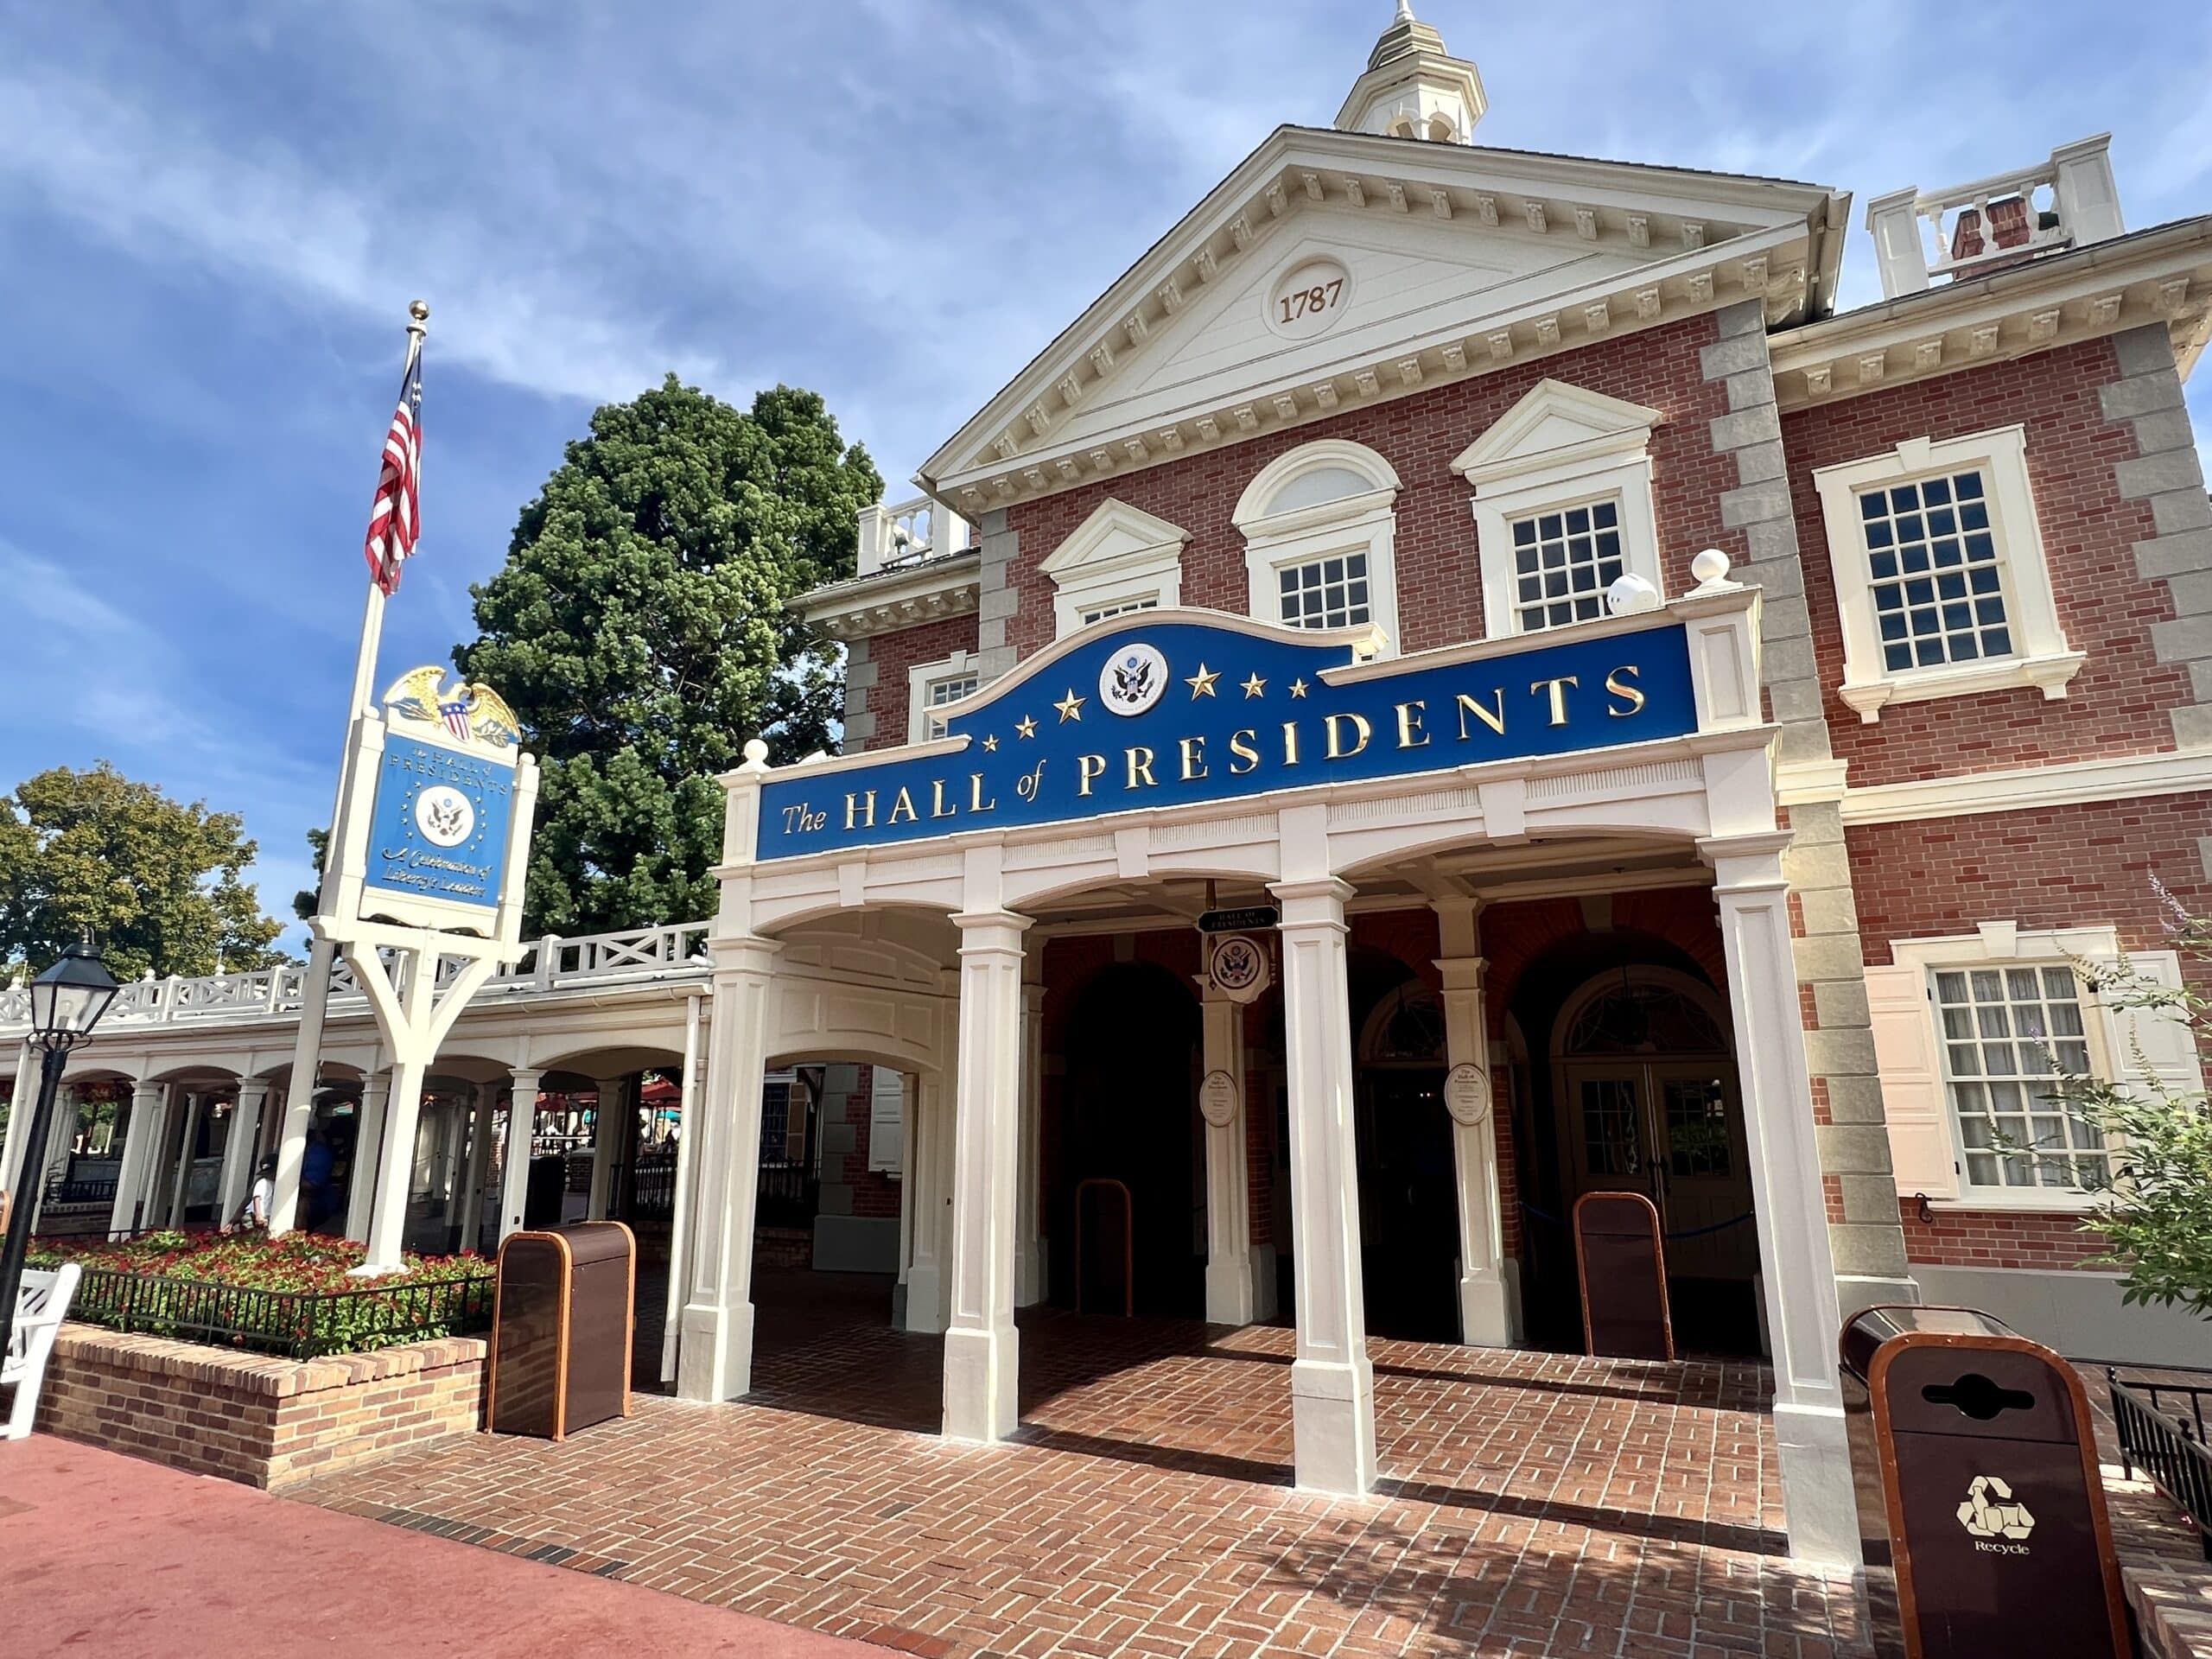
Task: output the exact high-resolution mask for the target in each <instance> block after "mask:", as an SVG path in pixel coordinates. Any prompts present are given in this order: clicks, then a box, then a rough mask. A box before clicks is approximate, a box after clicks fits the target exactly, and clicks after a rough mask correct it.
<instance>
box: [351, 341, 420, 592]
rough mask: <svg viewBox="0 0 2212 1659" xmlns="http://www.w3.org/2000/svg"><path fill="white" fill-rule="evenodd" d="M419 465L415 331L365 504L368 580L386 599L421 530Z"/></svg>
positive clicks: (396, 587) (417, 345) (395, 587)
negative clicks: (380, 464)
mask: <svg viewBox="0 0 2212 1659" xmlns="http://www.w3.org/2000/svg"><path fill="white" fill-rule="evenodd" d="M422 466H423V340H422V336H421V335H420V334H417V335H416V338H415V342H414V345H413V347H412V348H411V349H410V351H409V352H408V353H407V372H405V373H404V375H402V376H401V377H400V381H399V407H398V408H397V409H395V410H392V412H391V431H389V432H387V433H385V440H384V470H383V472H382V473H380V474H378V478H377V499H376V502H375V504H374V505H372V506H371V507H370V509H369V537H368V540H367V542H366V543H364V544H363V546H362V549H361V552H362V556H364V557H365V558H366V559H367V560H368V562H369V580H371V581H372V582H375V583H376V585H377V586H378V587H379V588H383V589H384V592H385V597H386V598H387V599H389V598H390V597H391V595H392V594H396V593H397V592H398V591H399V567H400V566H401V565H402V564H404V563H405V562H406V561H407V559H408V557H409V556H410V555H411V554H412V553H413V552H414V551H415V538H416V536H417V535H419V534H420V533H421V531H422V521H421V520H420V519H419V518H416V499H415V486H416V480H417V477H418V475H419V474H420V472H421V470H422Z"/></svg>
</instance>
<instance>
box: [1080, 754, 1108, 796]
mask: <svg viewBox="0 0 2212 1659" xmlns="http://www.w3.org/2000/svg"><path fill="white" fill-rule="evenodd" d="M1075 771H1076V790H1075V792H1076V793H1077V794H1078V795H1088V794H1090V786H1091V785H1093V784H1095V783H1096V782H1097V781H1098V780H1099V779H1100V778H1102V777H1103V776H1104V775H1105V772H1106V757H1105V756H1104V755H1103V754H1078V755H1077V756H1076V758H1075Z"/></svg>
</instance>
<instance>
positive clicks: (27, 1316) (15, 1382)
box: [0, 1262, 82, 1440]
mask: <svg viewBox="0 0 2212 1659" xmlns="http://www.w3.org/2000/svg"><path fill="white" fill-rule="evenodd" d="M81 1271H82V1269H81V1268H79V1267H78V1266H77V1264H76V1263H75V1262H64V1263H63V1264H62V1265H61V1266H60V1267H59V1268H54V1269H53V1270H52V1271H51V1272H44V1271H40V1270H37V1269H26V1270H25V1271H24V1274H23V1282H22V1288H21V1289H19V1290H18V1291H17V1292H16V1324H15V1327H14V1330H13V1332H11V1333H10V1337H9V1338H8V1351H7V1352H6V1353H5V1354H0V1386H8V1385H12V1386H13V1387H14V1389H15V1390H16V1402H15V1405H14V1407H13V1408H11V1409H10V1411H9V1413H8V1420H7V1421H5V1422H4V1423H0V1440H22V1438H23V1436H25V1435H26V1434H28V1433H30V1432H31V1419H32V1418H33V1417H34V1416H35V1415H36V1414H37V1413H38V1389H39V1383H40V1382H41V1379H42V1378H44V1376H46V1361H47V1356H48V1355H49V1354H51V1353H52V1352H53V1351H54V1338H56V1337H57V1336H59V1335H60V1334H61V1321H62V1319H64V1318H65V1317H67V1314H68V1312H69V1301H70V1299H71V1298H72V1297H73V1296H74V1295H76V1294H77V1278H78V1274H79V1273H80V1272H81Z"/></svg>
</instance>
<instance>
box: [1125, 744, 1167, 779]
mask: <svg viewBox="0 0 2212 1659" xmlns="http://www.w3.org/2000/svg"><path fill="white" fill-rule="evenodd" d="M1139 755H1142V756H1143V757H1144V759H1143V760H1138V759H1137V757H1138V756H1139ZM1128 757H1129V781H1128V783H1126V784H1123V785H1122V788H1123V789H1135V787H1136V786H1137V780H1138V779H1143V780H1144V784H1145V786H1146V787H1147V789H1152V788H1157V787H1158V786H1159V785H1158V783H1157V780H1155V779H1154V777H1153V775H1152V761H1153V753H1152V751H1151V750H1150V749H1147V747H1145V746H1144V745H1143V744H1141V743H1139V744H1136V745H1135V746H1134V747H1131V748H1130V750H1129V752H1128Z"/></svg>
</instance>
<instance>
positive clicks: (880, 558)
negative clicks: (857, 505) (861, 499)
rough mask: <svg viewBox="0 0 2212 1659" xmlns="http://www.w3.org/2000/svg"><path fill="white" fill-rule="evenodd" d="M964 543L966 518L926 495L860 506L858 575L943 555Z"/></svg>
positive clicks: (965, 543) (960, 548)
mask: <svg viewBox="0 0 2212 1659" xmlns="http://www.w3.org/2000/svg"><path fill="white" fill-rule="evenodd" d="M940 531H942V532H943V533H940ZM967 545H968V525H967V523H966V521H965V520H963V519H962V518H959V517H958V516H957V515H956V514H953V513H950V512H946V511H945V510H944V508H943V507H941V506H939V505H938V504H937V503H936V502H934V501H932V500H931V499H929V497H927V496H918V497H917V498H916V499H913V500H912V501H902V502H899V503H898V504H896V505H891V504H888V503H887V504H885V505H880V506H874V507H862V508H861V529H860V574H861V575H864V576H869V575H874V574H875V573H876V572H877V571H879V570H884V569H894V568H896V567H898V566H899V565H903V564H916V563H920V562H921V561H923V560H924V559H933V558H939V557H943V556H945V555H947V554H951V553H957V552H960V551H962V550H963V549H965V548H966V547H967Z"/></svg>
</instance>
